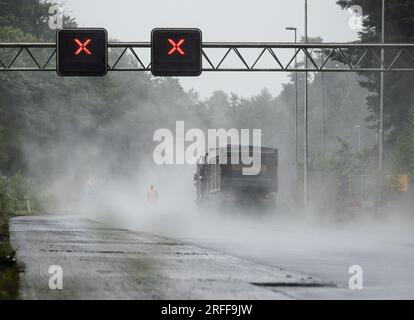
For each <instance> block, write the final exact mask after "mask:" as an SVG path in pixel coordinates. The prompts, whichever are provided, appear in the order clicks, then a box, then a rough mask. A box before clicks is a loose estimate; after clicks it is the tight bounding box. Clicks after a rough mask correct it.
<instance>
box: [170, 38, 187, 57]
mask: <svg viewBox="0 0 414 320" xmlns="http://www.w3.org/2000/svg"><path fill="white" fill-rule="evenodd" d="M184 41H185V39H180V40H179V41H178V42H177V43H175V41H174V40H172V39H168V42H169V43H170V44H171V45H172V48H171V50H170V51H168V55H169V56H170V55H172V54H173V53H174V52H176V51H177V52H178V53H179V54H180V55H182V56H184V55H185V52H184V50H183V49H182V48H181V45H182V44H183V43H184Z"/></svg>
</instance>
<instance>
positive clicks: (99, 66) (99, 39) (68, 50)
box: [56, 28, 108, 76]
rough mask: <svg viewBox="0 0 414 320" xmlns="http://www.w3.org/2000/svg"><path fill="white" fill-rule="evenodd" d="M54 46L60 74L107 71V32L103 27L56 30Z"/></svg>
mask: <svg viewBox="0 0 414 320" xmlns="http://www.w3.org/2000/svg"><path fill="white" fill-rule="evenodd" d="M56 47H57V54H56V66H57V68H56V69H57V73H58V75H60V76H104V75H106V73H107V72H108V33H107V31H106V30H105V29H103V28H93V29H92V28H79V29H61V30H58V31H57V34H56Z"/></svg>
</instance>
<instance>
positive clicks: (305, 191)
mask: <svg viewBox="0 0 414 320" xmlns="http://www.w3.org/2000/svg"><path fill="white" fill-rule="evenodd" d="M305 43H308V0H305ZM305 50H306V49H305ZM305 69H306V70H307V69H308V59H307V57H306V55H305ZM304 91H305V96H304V99H305V103H304V110H303V118H304V128H303V129H304V143H303V158H304V159H303V160H304V161H303V206H304V208H305V209H307V207H308V72H307V71H306V72H305V90H304Z"/></svg>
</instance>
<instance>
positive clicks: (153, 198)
mask: <svg viewBox="0 0 414 320" xmlns="http://www.w3.org/2000/svg"><path fill="white" fill-rule="evenodd" d="M147 200H148V202H149V203H150V204H151V205H156V204H157V202H158V191H157V190H156V189H155V187H154V185H151V186H150V188H149V190H148V192H147Z"/></svg>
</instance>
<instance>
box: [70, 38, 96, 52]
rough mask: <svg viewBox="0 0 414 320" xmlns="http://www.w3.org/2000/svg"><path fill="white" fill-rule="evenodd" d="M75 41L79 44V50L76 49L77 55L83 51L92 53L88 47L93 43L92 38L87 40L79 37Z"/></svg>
mask: <svg viewBox="0 0 414 320" xmlns="http://www.w3.org/2000/svg"><path fill="white" fill-rule="evenodd" d="M74 41H75V43H76V44H77V45H78V48H77V50H76V51H75V55H79V54H81V53H82V52H85V53H86V54H89V55H91V54H92V52H91V51H90V50H89V49H88V48H87V46H88V44H89V43H91V41H92V40H91V39H86V40H85V42H82V41H80V40H79V39H75V40H74Z"/></svg>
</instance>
